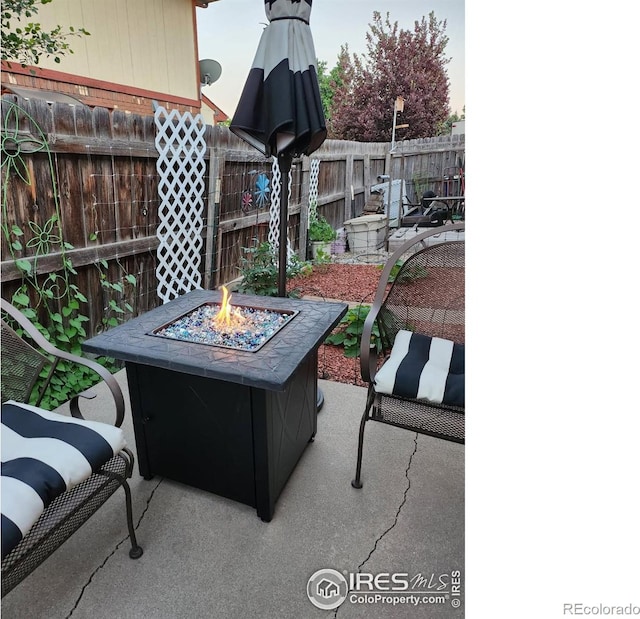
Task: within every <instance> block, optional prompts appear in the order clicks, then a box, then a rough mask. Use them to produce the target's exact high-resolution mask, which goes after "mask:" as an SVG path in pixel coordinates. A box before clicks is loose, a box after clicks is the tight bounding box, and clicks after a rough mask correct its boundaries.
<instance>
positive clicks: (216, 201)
mask: <svg viewBox="0 0 640 619" xmlns="http://www.w3.org/2000/svg"><path fill="white" fill-rule="evenodd" d="M221 167H222V168H224V156H223V157H220V149H219V148H218V147H217V146H214V147H212V148H210V149H209V183H208V186H209V191H208V192H207V238H206V242H205V258H204V261H205V264H204V287H205V289H206V290H211V288H212V286H211V284H212V280H213V269H214V264H215V263H216V256H217V253H218V251H217V249H218V247H217V244H218V239H217V236H218V234H217V232H218V223H219V221H220V194H221V191H222V171H221ZM215 283H216V282H215V280H213V284H214V285H215Z"/></svg>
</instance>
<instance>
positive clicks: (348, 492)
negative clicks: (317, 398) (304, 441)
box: [1, 371, 464, 619]
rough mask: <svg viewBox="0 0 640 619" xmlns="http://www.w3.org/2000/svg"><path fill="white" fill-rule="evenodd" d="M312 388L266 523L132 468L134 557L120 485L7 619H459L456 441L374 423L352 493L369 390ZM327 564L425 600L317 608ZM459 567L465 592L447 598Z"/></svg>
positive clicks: (30, 582) (460, 506)
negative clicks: (307, 428) (305, 434)
mask: <svg viewBox="0 0 640 619" xmlns="http://www.w3.org/2000/svg"><path fill="white" fill-rule="evenodd" d="M117 378H118V381H119V383H120V384H121V386H122V387H123V391H125V398H126V399H127V417H126V421H125V424H124V430H125V434H126V436H127V441H128V444H129V446H130V447H131V448H132V449H133V451H134V452H135V440H134V435H133V426H132V423H131V416H130V412H129V406H128V395H127V393H126V387H127V385H126V377H125V374H124V371H122V372H119V373H118V375H117ZM319 384H320V388H321V389H322V391H323V393H324V396H325V404H324V407H323V408H322V410H321V411H320V413H319V414H318V432H317V435H316V438H315V441H314V442H312V443H310V444H309V446H308V447H307V449H306V450H305V452H304V454H303V455H302V458H301V459H300V461H299V463H298V465H297V467H296V469H295V470H294V472H293V474H292V476H291V477H290V479H289V481H288V483H287V485H286V487H285V488H284V490H283V492H282V495H281V496H280V498H279V500H278V502H277V503H276V511H275V514H274V517H273V520H272V521H271V522H269V523H265V522H262V521H261V520H260V519H259V518H258V517H257V515H256V511H255V509H253V508H251V507H249V506H246V505H242V504H240V503H236V502H234V501H231V500H228V499H225V498H222V497H219V496H216V495H214V494H210V493H208V492H205V491H202V490H198V489H195V488H190V487H188V486H185V485H182V484H180V483H177V482H173V481H170V480H168V479H162V478H154V479H152V480H150V481H145V480H144V479H142V478H141V477H140V475H139V474H138V472H137V464H136V470H135V471H134V477H133V480H132V482H131V487H132V492H133V496H134V519H135V522H136V524H137V535H138V541H139V543H140V544H141V545H142V546H143V548H144V555H143V556H142V557H141V558H140V559H138V560H137V561H134V560H131V559H130V558H129V556H128V548H129V546H128V540H127V533H126V523H125V517H124V500H123V496H124V495H123V493H122V492H117V493H116V494H115V495H114V496H113V497H111V498H110V499H109V501H108V502H107V504H106V505H105V506H103V508H102V509H101V510H100V511H99V512H98V513H97V514H96V515H95V516H93V517H92V518H91V520H89V522H88V523H86V524H85V525H84V526H83V527H82V528H81V529H80V530H79V531H77V532H76V533H75V535H74V536H73V537H72V538H71V539H70V540H69V541H68V542H66V543H65V544H64V545H63V546H62V547H61V548H60V549H59V550H57V551H56V552H55V553H54V554H53V555H52V556H51V557H50V558H49V559H48V560H47V561H45V563H43V564H42V565H41V566H40V567H39V568H38V569H37V570H36V571H35V572H34V573H33V574H32V575H31V576H29V577H28V578H27V579H26V580H25V581H23V582H22V583H21V584H20V585H19V586H18V587H16V589H14V590H13V591H12V592H11V593H9V594H8V595H7V596H6V597H5V598H4V599H3V600H2V607H1V610H2V616H3V618H4V619H10V618H15V619H26V618H28V619H58V618H64V617H74V618H77V619H101V618H103V617H104V618H107V617H110V618H127V619H134V618H138V617H140V618H142V617H144V618H145V619H156V618H157V619H165V618H166V619H178V618H179V619H183V618H184V619H191V618H194V619H195V618H217V617H220V618H224V619H235V618H238V619H245V618H248V617H260V618H263V619H271V618H273V619H287V618H291V619H305V618H309V619H311V618H314V617H337V618H340V619H348V618H359V617H365V616H366V617H368V618H372V619H375V618H378V617H385V618H386V617H394V618H395V617H434V618H440V617H442V618H454V617H463V616H464V447H463V446H462V445H458V444H454V443H448V442H445V441H440V440H437V439H433V438H430V437H427V436H423V435H417V434H415V433H412V432H408V431H405V430H400V429H398V428H393V427H390V426H385V425H383V424H380V423H369V424H367V429H366V435H365V452H364V461H363V482H364V487H363V489H362V490H355V489H354V488H352V487H351V484H350V481H351V479H352V477H353V474H354V468H355V458H356V446H357V435H358V426H359V422H360V417H361V415H362V411H363V408H364V403H365V395H366V391H365V389H363V388H361V387H356V386H352V385H344V384H341V383H334V382H329V381H319ZM100 390H101V389H100V388H99V391H100ZM99 399H100V398H96V400H92V401H90V402H89V407H87V410H89V408H91V409H94V410H93V411H92V412H91V413H87V415H86V416H87V417H88V418H89V417H90V418H93V419H103V420H104V419H105V418H104V416H103V415H104V413H102V414H101V413H100V412H99V410H98V408H97V407H98V406H99V403H98V400H99ZM324 568H331V569H334V570H337V571H338V572H341V573H343V574H347V573H348V574H347V578H348V577H349V574H353V573H357V572H362V573H371V574H374V575H378V574H382V573H390V574H396V573H401V574H404V575H406V576H403V577H402V578H406V579H407V580H410V582H411V584H410V587H411V590H410V591H402V592H399V593H394V594H391V597H393V598H395V599H396V600H397V599H398V598H400V597H401V595H405V596H406V595H407V594H410V593H412V592H414V591H413V587H414V585H415V593H416V597H417V598H420V599H421V600H422V599H424V600H425V601H426V602H428V601H429V597H431V598H432V603H430V604H428V603H424V604H423V603H421V604H419V605H417V606H416V605H410V604H409V603H396V604H395V605H393V604H391V603H382V602H377V603H375V602H373V603H368V602H367V603H357V602H354V601H353V600H352V594H351V593H350V594H349V595H348V596H347V599H346V600H345V601H344V603H343V604H342V605H341V606H340V607H339V608H337V609H336V610H331V611H328V610H321V609H319V608H316V607H315V606H314V605H313V604H312V603H311V602H310V601H309V599H308V597H307V594H306V587H307V582H308V580H309V578H310V576H311V575H312V574H314V572H316V571H317V570H320V569H324ZM456 571H460V572H461V575H462V579H461V580H462V583H461V584H462V587H461V596H460V597H457V596H456V595H455V593H454V595H451V584H450V581H451V574H452V572H456ZM442 582H444V583H445V584H446V586H444V585H442V584H441V583H442ZM427 590H428V591H429V593H428V594H427V593H423V592H426V591H427ZM364 592H365V591H364V590H361V591H360V593H358V594H357V595H355V596H354V597H355V598H356V599H357V598H362V593H364ZM385 595H386V594H385ZM374 599H375V598H374ZM459 602H461V604H460V605H459V606H458V603H459Z"/></svg>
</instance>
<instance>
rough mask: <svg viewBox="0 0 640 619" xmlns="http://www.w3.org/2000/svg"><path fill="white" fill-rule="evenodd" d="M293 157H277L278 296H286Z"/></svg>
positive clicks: (284, 155) (285, 154)
mask: <svg viewBox="0 0 640 619" xmlns="http://www.w3.org/2000/svg"><path fill="white" fill-rule="evenodd" d="M292 161H293V156H292V155H291V154H290V153H280V154H279V155H278V166H279V167H280V238H279V239H278V296H279V297H286V296H287V223H288V222H287V215H288V213H289V171H290V170H291V162H292Z"/></svg>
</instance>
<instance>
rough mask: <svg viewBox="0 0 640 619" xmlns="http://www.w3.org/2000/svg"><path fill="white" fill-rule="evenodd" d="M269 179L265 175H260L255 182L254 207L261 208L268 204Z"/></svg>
mask: <svg viewBox="0 0 640 619" xmlns="http://www.w3.org/2000/svg"><path fill="white" fill-rule="evenodd" d="M270 192H271V189H269V178H268V177H267V175H266V174H260V176H258V180H257V181H256V206H257V208H263V207H264V206H265V205H266V204H267V202H269V193H270Z"/></svg>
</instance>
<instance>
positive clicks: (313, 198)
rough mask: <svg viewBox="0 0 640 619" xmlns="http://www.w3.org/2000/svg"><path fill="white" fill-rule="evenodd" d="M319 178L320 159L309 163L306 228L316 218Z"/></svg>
mask: <svg viewBox="0 0 640 619" xmlns="http://www.w3.org/2000/svg"><path fill="white" fill-rule="evenodd" d="M319 176H320V159H311V161H310V162H309V217H308V218H307V227H308V226H309V224H310V223H311V222H312V221H313V220H314V219H317V217H318V177H319Z"/></svg>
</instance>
